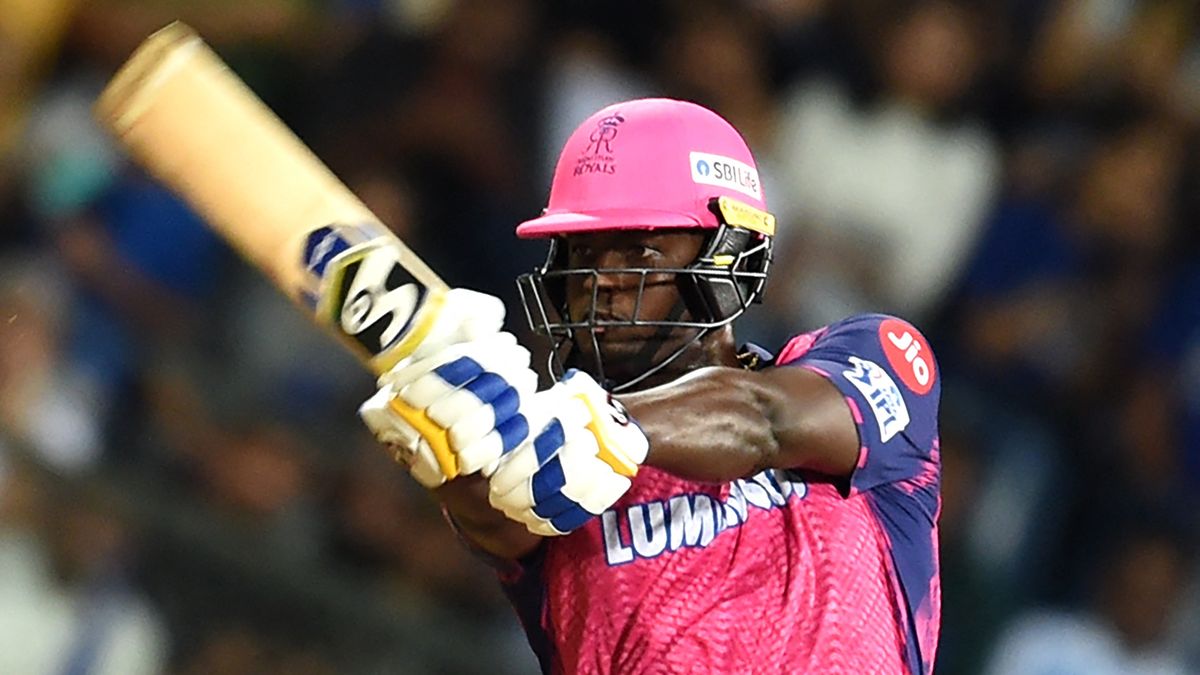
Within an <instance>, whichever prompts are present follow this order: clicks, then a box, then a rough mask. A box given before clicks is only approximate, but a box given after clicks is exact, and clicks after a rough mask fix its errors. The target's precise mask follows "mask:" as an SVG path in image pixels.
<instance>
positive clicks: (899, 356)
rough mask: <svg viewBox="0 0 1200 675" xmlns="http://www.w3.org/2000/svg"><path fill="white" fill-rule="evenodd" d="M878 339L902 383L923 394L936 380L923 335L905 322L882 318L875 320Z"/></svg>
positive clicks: (934, 367)
mask: <svg viewBox="0 0 1200 675" xmlns="http://www.w3.org/2000/svg"><path fill="white" fill-rule="evenodd" d="M879 342H880V344H881V345H882V346H883V353H884V355H885V356H887V360H888V363H889V364H891V366H892V370H893V371H895V373H896V374H897V375H899V376H900V380H901V381H902V382H904V385H905V386H906V387H908V388H909V389H911V390H912V391H913V392H914V393H916V394H920V395H922V396H924V395H925V394H928V393H929V391H930V390H931V389H933V384H934V382H935V381H936V380H937V371H936V368H937V366H936V365H934V361H933V352H931V351H930V350H929V343H928V342H926V341H925V337H924V336H922V335H921V334H920V333H919V332H917V329H916V328H913V327H912V326H910V325H909V324H908V323H906V322H904V321H900V320H899V319H885V320H884V321H883V322H882V323H880V324H879Z"/></svg>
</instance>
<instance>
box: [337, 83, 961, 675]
mask: <svg viewBox="0 0 1200 675" xmlns="http://www.w3.org/2000/svg"><path fill="white" fill-rule="evenodd" d="M775 226H776V223H775V218H774V217H773V216H771V215H770V214H769V212H768V209H767V205H766V201H765V198H764V195H763V188H762V184H761V182H760V179H759V176H758V171H757V168H756V166H755V162H754V158H753V157H752V156H751V154H750V151H749V149H748V148H747V146H746V143H745V141H744V140H743V139H742V138H741V136H740V135H739V134H738V132H737V131H736V130H735V129H734V128H733V127H732V126H730V125H729V123H728V122H726V121H725V120H724V119H722V118H721V117H719V116H718V115H716V114H715V113H713V112H711V111H709V110H707V109H705V108H703V107H701V106H698V105H695V104H692V103H685V102H682V101H675V100H667V99H643V100H635V101H627V102H624V103H618V104H615V105H612V106H609V107H607V108H604V109H603V110H600V111H599V112H597V113H595V114H594V115H593V116H592V117H591V118H589V119H587V120H586V121H584V122H583V124H582V125H580V126H579V128H578V129H577V130H576V131H575V132H574V134H573V135H572V136H571V137H570V139H569V140H568V141H567V143H566V146H565V147H564V148H563V151H562V154H561V156H560V158H559V161H558V165H557V169H556V171H555V175H554V180H553V184H552V186H551V189H550V199H549V205H548V207H547V208H546V209H545V211H544V213H543V215H542V216H541V217H538V218H535V219H533V220H530V221H527V222H525V223H522V224H520V225H519V226H518V227H517V235H518V236H520V237H527V238H545V239H547V240H548V241H549V255H548V257H547V259H546V262H545V264H544V266H542V267H541V268H540V269H539V270H538V271H536V272H533V273H531V274H528V275H525V276H523V277H522V278H521V279H519V280H518V283H519V286H520V288H521V291H522V297H523V298H524V300H525V305H526V313H527V316H528V317H529V319H530V322H531V324H532V325H533V327H534V328H535V330H537V331H538V332H539V333H542V334H544V335H546V336H548V337H549V338H550V339H551V340H552V346H553V349H552V355H553V359H552V360H553V363H552V371H553V372H554V374H555V376H556V378H555V379H556V383H555V384H554V385H553V386H551V387H549V388H548V389H546V390H544V391H540V392H539V391H535V390H536V387H537V375H536V374H535V372H534V371H533V370H531V368H530V354H529V352H528V351H527V350H526V349H525V348H524V347H522V346H520V345H518V344H517V341H516V339H515V338H514V337H513V336H512V335H511V334H508V333H504V332H501V323H502V320H503V307H502V306H501V304H500V302H499V300H497V299H496V298H493V297H491V296H487V295H483V294H479V293H473V292H471V291H466V290H461V289H459V290H455V291H451V292H450V293H449V294H448V295H447V297H446V299H445V302H444V305H443V306H442V308H441V313H440V315H439V316H438V319H437V321H436V325H435V328H434V329H433V330H431V331H430V333H429V335H428V336H426V337H425V338H424V340H423V341H422V342H421V344H420V347H419V348H418V349H417V350H416V351H415V352H414V353H413V354H412V355H411V356H410V357H408V358H406V359H405V360H403V361H401V362H400V363H399V364H398V365H397V366H396V367H395V368H393V369H392V370H390V371H389V372H387V373H385V374H384V375H383V376H382V377H381V378H380V380H379V384H380V388H379V391H378V392H377V393H376V395H374V396H373V397H371V398H370V399H369V400H368V401H367V402H366V403H364V404H363V406H362V408H361V411H360V413H361V415H362V417H363V419H364V421H365V422H366V424H367V425H368V426H369V427H370V428H371V430H372V431H373V432H374V434H375V435H376V437H378V438H379V440H380V441H381V442H383V443H385V444H387V445H388V446H389V447H390V448H391V449H392V451H393V452H394V453H395V455H396V457H397V459H398V460H399V461H401V462H402V463H403V464H405V465H406V466H407V467H408V469H409V470H410V472H411V473H412V475H413V476H414V477H415V478H416V479H417V480H418V481H420V482H421V483H422V484H423V485H425V486H426V487H428V488H430V489H431V490H433V492H434V494H435V495H436V496H437V498H438V499H439V500H440V502H441V503H442V504H443V506H444V511H445V513H446V516H447V518H448V519H449V521H450V523H451V525H452V526H453V527H454V528H455V529H457V531H458V532H459V533H460V535H461V536H462V537H463V538H464V539H465V540H466V542H467V543H468V544H469V545H470V546H471V547H472V548H473V549H475V550H476V551H478V552H479V553H480V554H482V555H484V556H485V557H487V558H488V559H489V560H490V561H491V562H492V563H493V564H494V565H496V567H497V569H498V570H499V573H500V580H501V583H502V584H503V586H504V588H505V590H506V592H507V594H508V596H509V598H510V599H511V601H512V604H513V605H514V607H515V608H516V610H517V613H518V614H519V616H520V619H521V621H522V623H523V625H524V628H525V631H526V633H527V634H528V637H529V643H530V645H531V646H532V648H533V650H534V651H535V652H536V654H537V656H538V659H539V661H540V663H541V667H542V670H543V672H545V673H620V674H622V675H628V674H640V673H772V674H777V673H854V674H862V673H888V674H892V673H896V674H900V673H904V674H909V675H929V673H931V672H932V669H933V661H934V654H935V652H936V650H937V641H938V630H939V621H940V614H941V591H940V584H939V577H938V537H937V518H938V511H939V504H940V496H939V481H940V474H941V470H940V457H939V443H938V419H937V418H938V399H939V396H940V391H941V382H940V377H939V372H938V368H937V364H936V362H935V360H934V357H933V354H932V352H931V351H930V348H929V344H928V343H927V342H926V340H925V338H924V337H923V336H922V335H921V333H920V332H918V331H917V329H916V328H914V327H913V326H912V325H910V324H908V323H907V322H905V321H903V320H901V319H897V318H894V317H890V316H883V315H858V316H851V317H849V318H846V319H844V320H842V321H839V322H837V323H834V324H832V325H829V326H826V327H823V328H820V329H818V330H815V331H810V332H803V333H798V334H797V335H795V337H793V338H791V339H790V340H789V341H788V342H787V343H786V344H783V345H781V346H779V347H778V349H777V351H775V352H774V353H771V352H768V351H767V350H766V349H763V348H761V347H758V346H755V345H745V346H739V344H738V342H737V341H736V339H735V337H734V333H733V325H732V322H733V321H734V319H736V318H737V317H738V316H740V315H741V314H742V313H743V312H744V311H745V310H746V309H747V308H748V307H749V306H750V304H751V303H753V302H756V301H758V300H759V299H760V297H761V294H762V292H763V287H764V285H765V283H766V280H767V273H768V271H769V267H770V265H771V245H772V240H773V237H774V234H775ZM781 264H787V261H781Z"/></svg>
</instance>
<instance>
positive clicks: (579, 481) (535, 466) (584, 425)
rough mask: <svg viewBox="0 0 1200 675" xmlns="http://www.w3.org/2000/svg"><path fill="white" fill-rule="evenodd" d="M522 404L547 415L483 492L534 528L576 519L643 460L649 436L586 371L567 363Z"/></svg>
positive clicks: (614, 491)
mask: <svg viewBox="0 0 1200 675" xmlns="http://www.w3.org/2000/svg"><path fill="white" fill-rule="evenodd" d="M524 412H525V414H526V416H527V417H529V419H530V420H534V419H539V418H540V419H542V420H545V419H549V422H548V423H545V424H539V425H538V426H537V430H536V435H535V436H534V437H533V438H531V439H529V440H527V441H525V442H524V443H522V444H521V446H520V447H518V448H517V449H516V450H514V451H513V452H511V453H509V454H508V455H506V456H505V457H504V459H503V460H502V461H501V462H500V466H499V468H497V469H496V471H495V473H493V474H492V476H491V479H490V481H489V486H490V489H489V494H488V499H489V501H490V502H491V504H492V506H493V507H494V508H496V509H498V510H500V511H503V512H504V514H505V515H507V516H508V517H509V518H511V519H512V520H515V521H518V522H520V523H524V525H525V527H526V528H528V529H529V531H530V532H533V533H534V534H540V535H543V536H557V535H562V534H566V533H568V532H571V531H573V530H575V529H578V528H579V527H582V526H583V525H584V523H586V522H587V521H588V520H591V519H592V518H593V517H595V516H597V515H599V514H601V513H603V512H604V510H605V509H607V508H609V507H610V506H612V505H613V504H614V503H616V501H617V500H618V499H620V498H621V495H623V494H625V492H626V491H628V490H629V487H630V485H631V484H632V483H631V479H632V478H633V477H634V476H636V475H637V471H638V467H639V466H640V465H641V464H642V462H644V461H646V453H647V452H648V451H649V448H650V444H649V441H648V440H647V439H646V436H645V434H643V433H642V430H641V428H640V427H638V425H637V423H636V422H634V421H633V420H632V419H630V418H629V416H628V415H627V414H626V413H625V410H624V408H622V407H621V405H620V403H618V402H616V401H615V400H613V399H612V397H611V396H610V395H609V393H608V392H607V391H605V390H604V389H603V388H602V387H600V385H598V384H596V381H595V380H593V379H592V378H591V377H589V376H588V375H587V374H586V373H583V372H581V371H577V370H570V371H567V374H566V376H565V377H564V378H563V380H562V381H561V382H559V383H558V384H556V385H554V386H553V387H551V388H550V389H547V390H546V391H544V392H540V393H538V394H535V395H534V397H533V401H531V402H530V404H529V405H528V406H526V407H525V408H524Z"/></svg>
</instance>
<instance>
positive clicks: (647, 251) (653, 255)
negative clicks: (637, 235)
mask: <svg viewBox="0 0 1200 675" xmlns="http://www.w3.org/2000/svg"><path fill="white" fill-rule="evenodd" d="M638 253H639V255H640V256H641V257H642V258H643V259H644V260H660V259H662V257H663V252H662V251H660V250H658V249H656V248H654V247H653V246H639V247H638Z"/></svg>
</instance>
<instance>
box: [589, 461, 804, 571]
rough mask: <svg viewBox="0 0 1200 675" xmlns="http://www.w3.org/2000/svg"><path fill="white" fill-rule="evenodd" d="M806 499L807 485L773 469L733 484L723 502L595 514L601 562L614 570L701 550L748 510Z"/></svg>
mask: <svg viewBox="0 0 1200 675" xmlns="http://www.w3.org/2000/svg"><path fill="white" fill-rule="evenodd" d="M807 494H808V485H807V484H806V483H804V482H803V481H798V480H793V479H792V478H790V477H788V476H787V475H786V474H785V472H783V471H779V470H776V469H772V470H768V471H763V472H762V473H759V474H756V475H754V476H752V477H750V478H740V479H738V480H735V481H733V482H732V483H730V485H729V496H728V497H727V498H726V499H725V500H724V501H720V500H718V499H716V498H715V497H713V496H712V495H709V494H704V493H691V494H683V495H675V496H673V497H670V498H668V499H665V500H659V501H652V502H646V503H644V504H631V505H629V506H625V507H622V508H617V509H609V510H607V511H605V512H604V513H602V514H600V531H601V534H602V535H603V537H604V556H605V560H606V561H607V562H608V565H609V566H610V567H615V566H617V565H624V564H626V563H630V562H633V561H634V560H636V559H638V558H657V557H658V556H660V555H663V554H667V553H674V552H675V551H678V550H680V549H682V548H703V547H705V546H708V545H709V544H711V543H712V542H713V540H714V539H716V538H717V537H718V536H720V535H721V533H723V532H726V531H728V530H731V529H733V528H736V527H740V526H741V525H743V524H744V523H745V522H746V519H747V518H749V517H750V514H751V512H752V511H751V508H754V509H759V510H762V511H770V510H772V509H778V508H782V507H784V506H786V505H787V503H788V501H789V500H790V499H792V498H793V497H794V498H796V499H803V498H804V496H805V495H807Z"/></svg>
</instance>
